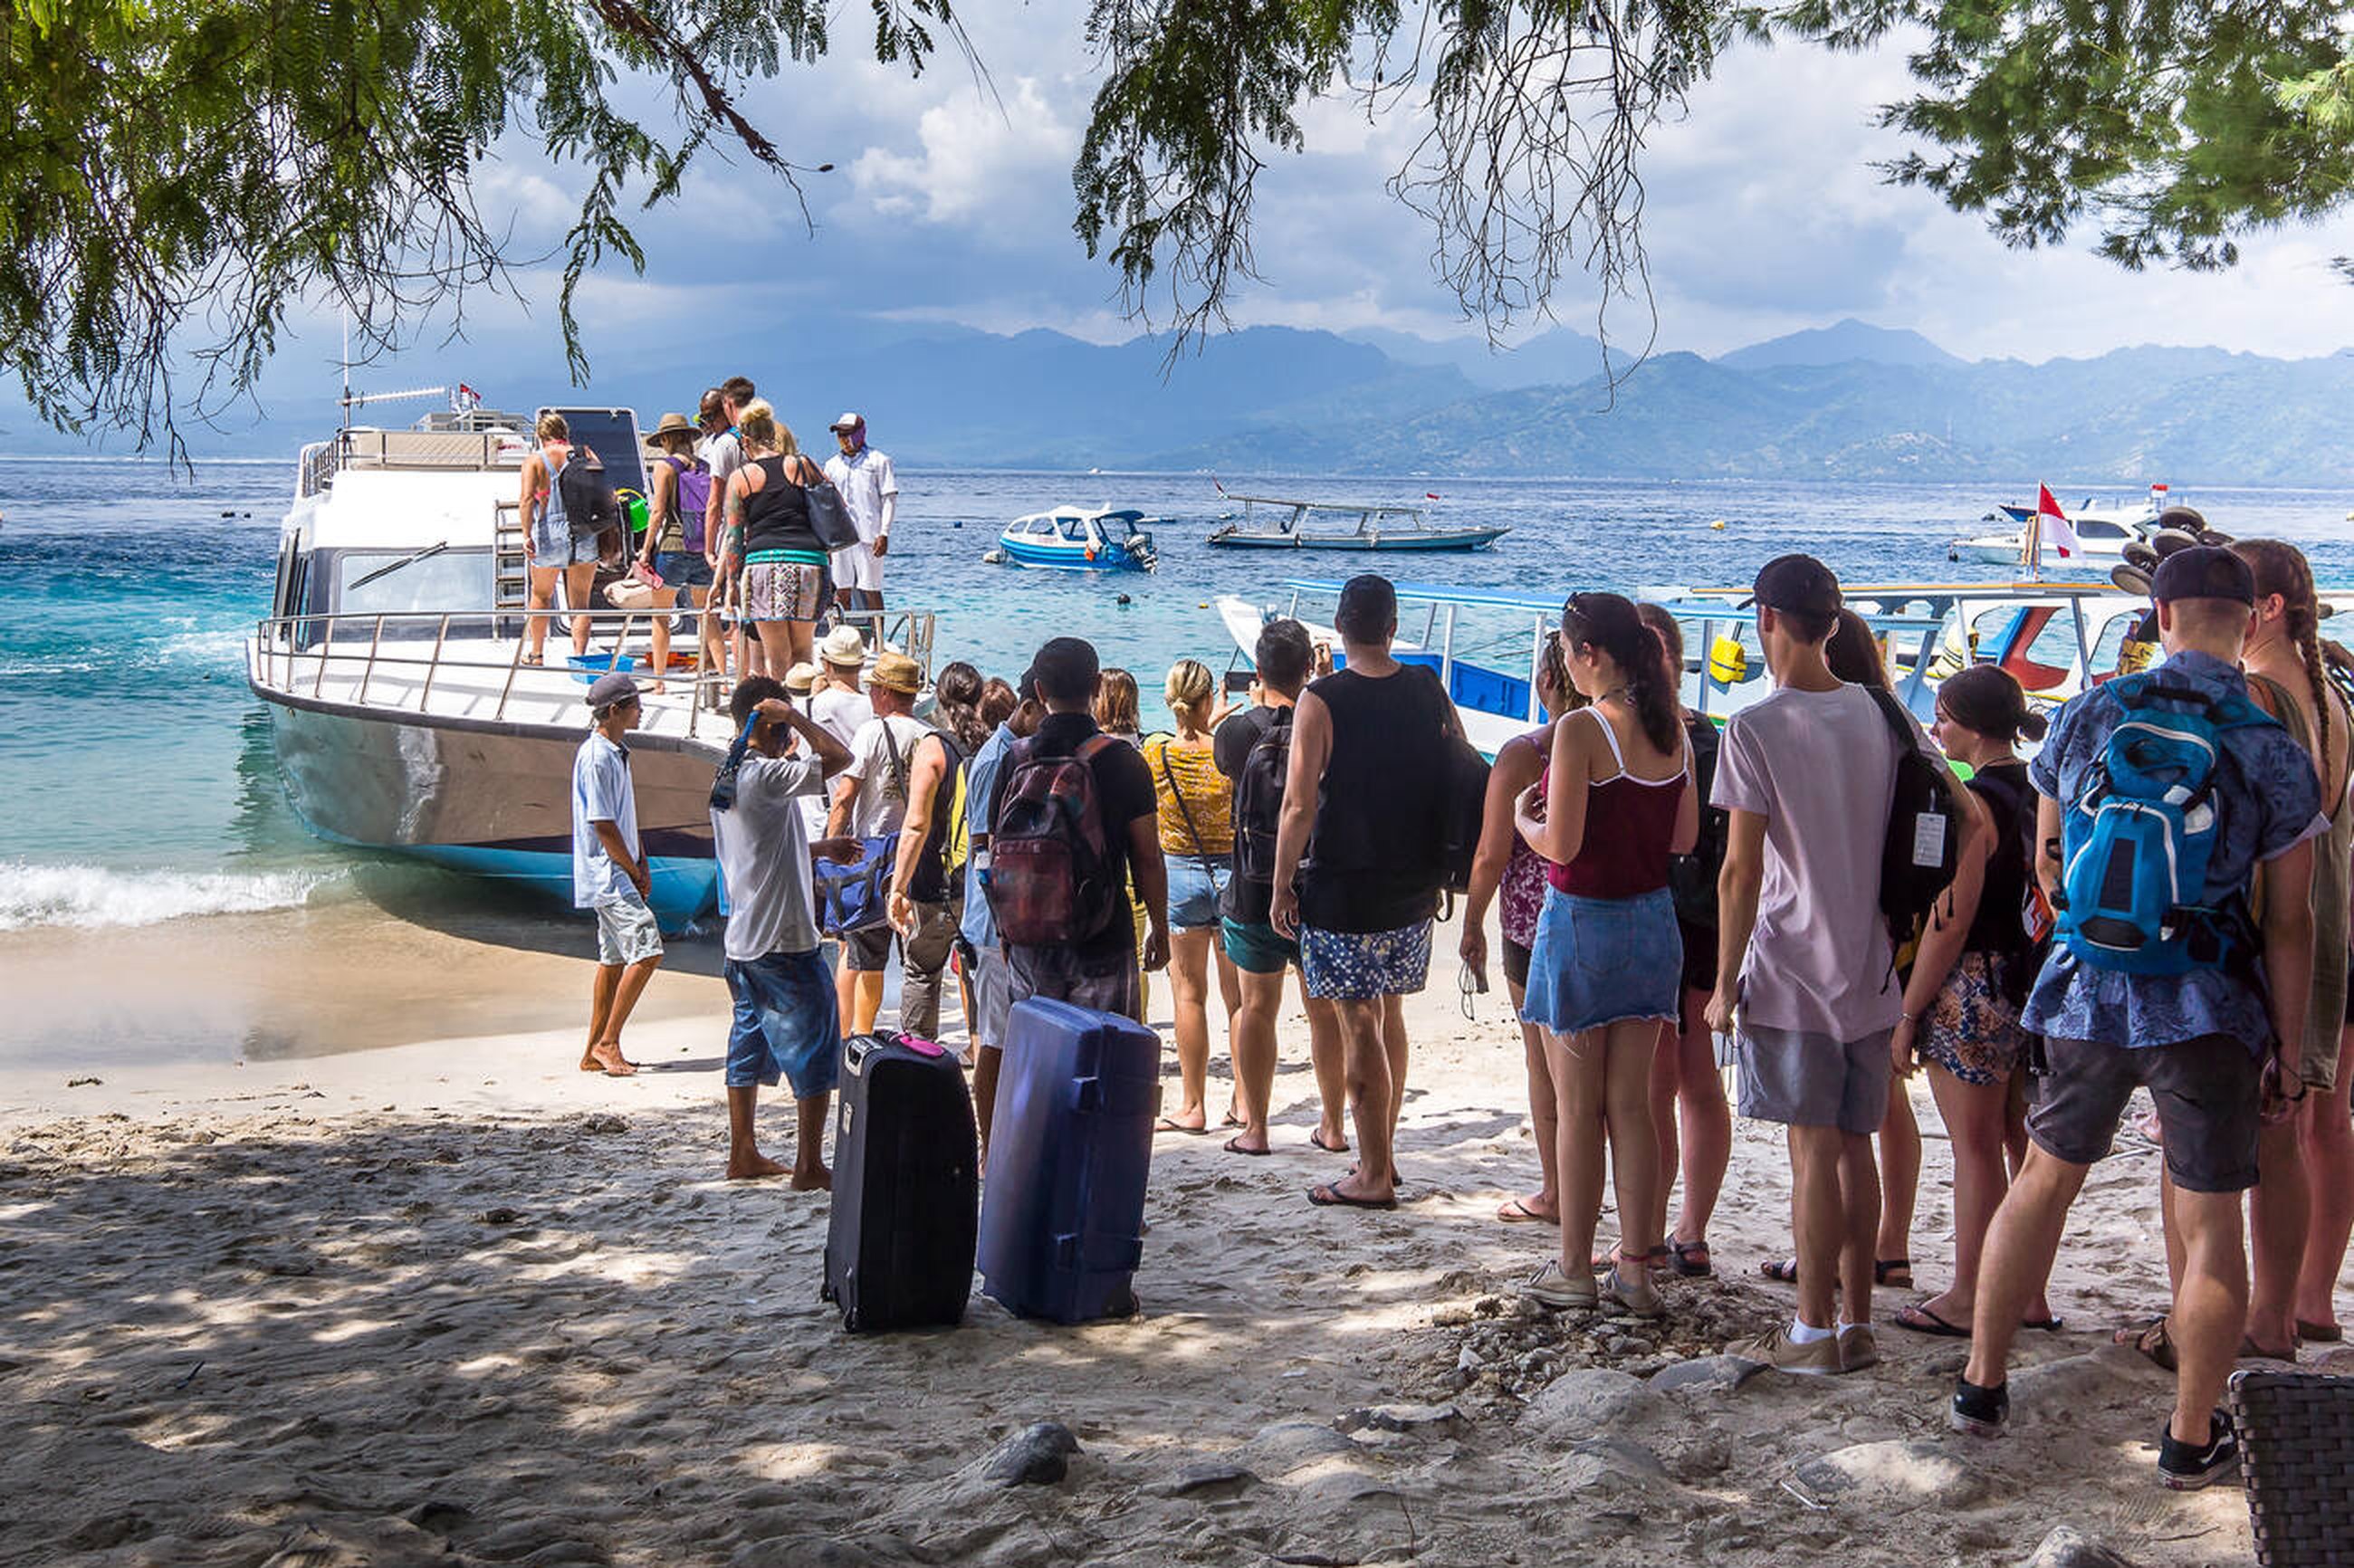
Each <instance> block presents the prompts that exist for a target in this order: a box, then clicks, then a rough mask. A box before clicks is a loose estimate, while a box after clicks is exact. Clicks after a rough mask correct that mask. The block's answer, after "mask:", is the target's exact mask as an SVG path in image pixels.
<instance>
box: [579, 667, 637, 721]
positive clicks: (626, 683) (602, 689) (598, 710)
mask: <svg viewBox="0 0 2354 1568" xmlns="http://www.w3.org/2000/svg"><path fill="white" fill-rule="evenodd" d="M637 696H638V683H636V682H635V681H632V680H631V679H630V677H629V676H628V675H627V674H625V673H622V672H621V671H619V670H614V671H610V672H609V673H605V674H602V675H599V676H598V677H597V679H596V682H595V683H593V684H592V685H590V686H589V688H588V711H589V712H590V713H592V714H602V713H603V712H604V711H605V710H606V709H607V708H613V707H619V706H620V705H621V704H623V703H627V702H634V701H636V700H637Z"/></svg>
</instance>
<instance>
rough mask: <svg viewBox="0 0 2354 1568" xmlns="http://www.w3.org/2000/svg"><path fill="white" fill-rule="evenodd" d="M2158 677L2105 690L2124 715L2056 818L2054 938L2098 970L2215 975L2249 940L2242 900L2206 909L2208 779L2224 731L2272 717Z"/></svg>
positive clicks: (2210, 823)
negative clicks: (2058, 830)
mask: <svg viewBox="0 0 2354 1568" xmlns="http://www.w3.org/2000/svg"><path fill="white" fill-rule="evenodd" d="M2108 690H2109V691H2110V693H2111V694H2114V695H2115V697H2116V698H2117V700H2118V702H2119V703H2120V704H2122V705H2123V706H2124V708H2125V715H2124V716H2123V717H2122V718H2120V719H2119V720H2118V722H2117V726H2116V728H2115V729H2114V730H2112V731H2110V732H2109V738H2108V740H2107V742H2106V744H2105V745H2104V746H2103V747H2102V750H2101V755H2100V756H2099V757H2098V758H2096V759H2095V760H2094V763H2093V766H2092V768H2091V769H2090V772H2089V775H2088V777H2087V778H2086V779H2085V780H2084V785H2083V787H2082V788H2081V789H2079V791H2078V794H2077V798H2076V800H2074V801H2073V802H2072V803H2071V804H2070V806H2069V809H2068V810H2067V813H2066V815H2065V816H2064V817H2063V818H2062V821H2061V858H2060V865H2061V882H2060V890H2061V899H2060V901H2059V903H2058V906H2057V909H2056V914H2057V917H2058V918H2057V926H2056V930H2057V932H2058V935H2059V937H2060V939H2061V940H2062V941H2064V942H2065V943H2067V945H2068V950H2069V951H2070V952H2072V953H2073V954H2075V955H2076V957H2077V958H2078V959H2081V960H2082V961H2083V962H2084V963H2086V964H2089V965H2091V966H2093V967H2094V968H2095V969H2115V970H2118V971H2121V972H2123V973H2126V974H2138V975H2179V974H2187V973H2189V972H2190V970H2192V969H2215V968H2220V967H2221V966H2223V965H2225V964H2227V963H2230V962H2232V961H2234V960H2236V959H2243V958H2245V957H2246V956H2247V953H2248V951H2249V948H2250V946H2251V942H2252V938H2253V929H2252V927H2251V926H2250V924H2249V919H2248V912H2247V900H2246V898H2245V896H2244V895H2243V894H2235V895H2233V896H2232V897H2231V898H2230V899H2228V900H2226V901H2225V903H2224V904H2223V905H2222V906H2214V905H2210V904H2207V903H2205V902H2204V899H2205V897H2206V889H2207V867H2208V864H2209V863H2210V862H2211V860H2212V859H2213V858H2214V853H2215V843H2216V839H2217V836H2218V835H2219V834H2220V833H2221V831H2222V821H2221V813H2220V812H2219V811H2218V810H2217V803H2216V800H2215V788H2216V783H2217V779H2216V774H2217V770H2218V769H2219V768H2220V767H2221V763H2222V758H2223V736H2224V735H2225V733H2226V732H2228V731H2231V730H2234V729H2245V728H2250V727H2253V726H2261V725H2272V724H2277V722H2278V721H2277V720H2275V719H2274V718H2273V717H2272V716H2271V715H2268V714H2266V713H2265V712H2264V710H2263V709H2262V708H2259V707H2258V706H2256V705H2255V704H2254V703H2253V702H2251V701H2249V700H2248V699H2247V698H2246V697H2244V696H2240V695H2236V694H2234V695H2228V696H2224V697H2221V698H2216V697H2210V696H2208V695H2207V694H2204V693H2202V692H2199V691H2196V690H2193V689H2191V688H2190V687H2188V686H2183V685H2179V684H2173V683H2168V680H2167V678H2166V672H2165V671H2164V670H2163V669H2158V670H2149V671H2145V672H2143V673H2139V674H2134V675H2121V676H2119V677H2117V679H2116V680H2115V681H2113V682H2111V683H2110V684H2109V687H2108ZM2161 703H2163V704H2164V705H2160V704H2161Z"/></svg>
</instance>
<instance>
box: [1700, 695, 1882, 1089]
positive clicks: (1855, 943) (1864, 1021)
mask: <svg viewBox="0 0 2354 1568" xmlns="http://www.w3.org/2000/svg"><path fill="white" fill-rule="evenodd" d="M1913 729H1914V736H1915V744H1916V745H1922V746H1924V747H1925V742H1923V741H1922V740H1920V739H1919V734H1920V726H1918V725H1914V726H1913ZM1895 786H1896V746H1895V740H1894V737H1893V736H1891V735H1890V734H1889V733H1888V720H1887V719H1886V718H1885V717H1884V716H1882V713H1881V711H1880V707H1879V705H1877V704H1876V703H1875V702H1873V700H1872V696H1871V694H1869V693H1868V692H1866V691H1865V690H1864V689H1863V688H1862V687H1861V686H1841V687H1840V689H1839V690H1837V691H1832V692H1803V691H1798V690H1796V689H1794V688H1791V687H1787V686H1786V687H1782V688H1780V689H1777V690H1776V691H1775V692H1773V693H1772V694H1769V695H1767V696H1765V697H1764V698H1762V699H1760V700H1759V701H1758V702H1756V703H1755V704H1753V705H1750V706H1748V707H1746V708H1744V709H1742V710H1741V711H1740V712H1739V713H1737V714H1734V715H1733V717H1732V719H1731V720H1730V721H1729V722H1728V723H1727V724H1726V725H1725V726H1724V741H1723V746H1722V747H1720V748H1719V750H1718V752H1717V759H1716V782H1715V786H1714V788H1713V789H1712V792H1711V795H1710V800H1709V803H1710V804H1711V805H1713V806H1722V807H1723V808H1725V809H1726V810H1735V811H1755V813H1757V814H1758V815H1759V816H1761V817H1764V818H1765V879H1764V882H1763V884H1762V885H1761V886H1760V888H1759V890H1758V896H1757V925H1756V927H1755V930H1754V931H1753V932H1752V934H1751V936H1750V938H1749V953H1748V957H1747V959H1746V961H1744V963H1743V965H1742V968H1741V1016H1742V1019H1743V1020H1744V1022H1750V1023H1756V1024H1761V1025H1763V1026H1765V1028H1768V1029H1787V1030H1804V1031H1807V1032H1808V1033H1816V1034H1828V1035H1829V1036H1830V1037H1831V1038H1833V1039H1835V1040H1839V1041H1842V1042H1849V1041H1856V1040H1861V1039H1863V1038H1865V1037H1866V1036H1868V1035H1871V1034H1875V1033H1879V1032H1880V1031H1881V1030H1883V1029H1893V1028H1894V1027H1896V1021H1897V1019H1898V1018H1899V1017H1901V1016H1903V1012H1904V991H1903V987H1902V986H1901V985H1899V984H1898V983H1897V982H1896V980H1894V979H1893V978H1892V976H1891V974H1890V970H1889V949H1888V927H1887V926H1886V925H1885V924H1884V923H1883V922H1882V919H1881V915H1880V859H1881V851H1882V847H1883V845H1884V843H1885V842H1886V840H1887V836H1888V813H1889V810H1890V806H1891V796H1892V794H1893V791H1894V789H1895Z"/></svg>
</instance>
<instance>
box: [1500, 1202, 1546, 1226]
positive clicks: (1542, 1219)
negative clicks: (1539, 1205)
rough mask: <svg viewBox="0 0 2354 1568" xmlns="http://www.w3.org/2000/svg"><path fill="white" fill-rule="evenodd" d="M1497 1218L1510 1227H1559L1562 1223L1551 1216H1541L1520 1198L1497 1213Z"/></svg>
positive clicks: (1508, 1203)
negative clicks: (1531, 1225) (1533, 1225)
mask: <svg viewBox="0 0 2354 1568" xmlns="http://www.w3.org/2000/svg"><path fill="white" fill-rule="evenodd" d="M1496 1218H1498V1219H1499V1220H1501V1221H1502V1222H1503V1223H1504V1224H1508V1225H1530V1224H1535V1225H1557V1224H1561V1221H1560V1220H1558V1219H1557V1218H1555V1217H1554V1216H1553V1215H1551V1214H1540V1213H1537V1212H1536V1211H1535V1210H1534V1209H1532V1208H1530V1207H1529V1206H1528V1204H1527V1203H1525V1202H1522V1201H1521V1200H1520V1199H1518V1198H1514V1199H1512V1200H1511V1202H1507V1203H1506V1204H1505V1205H1504V1206H1503V1207H1502V1208H1500V1209H1498V1210H1497V1211H1496Z"/></svg>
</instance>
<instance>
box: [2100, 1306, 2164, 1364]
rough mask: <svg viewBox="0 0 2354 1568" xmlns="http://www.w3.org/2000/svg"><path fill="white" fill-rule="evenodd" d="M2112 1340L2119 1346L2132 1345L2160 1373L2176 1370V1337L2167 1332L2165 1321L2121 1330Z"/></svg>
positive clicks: (2158, 1320)
mask: <svg viewBox="0 0 2354 1568" xmlns="http://www.w3.org/2000/svg"><path fill="white" fill-rule="evenodd" d="M2111 1338H2112V1340H2114V1341H2115V1343H2117V1344H2120V1345H2131V1346H2132V1347H2133V1348H2134V1351H2135V1353H2137V1354H2138V1355H2142V1356H2146V1357H2147V1358H2148V1359H2149V1361H2151V1362H2152V1363H2153V1364H2155V1365H2156V1366H2157V1367H2158V1369H2159V1370H2160V1371H2163V1372H2172V1371H2174V1370H2175V1357H2174V1337H2173V1336H2172V1335H2170V1334H2168V1332H2167V1331H2166V1319H2163V1318H2156V1319H2151V1320H2150V1321H2148V1322H2147V1323H2137V1324H2134V1325H2131V1326H2130V1327H2127V1328H2123V1329H2119V1330H2117V1331H2116V1333H2115V1334H2114V1335H2113V1336H2111Z"/></svg>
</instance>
